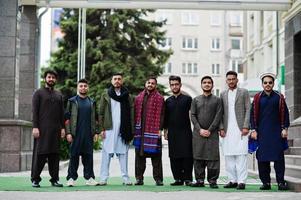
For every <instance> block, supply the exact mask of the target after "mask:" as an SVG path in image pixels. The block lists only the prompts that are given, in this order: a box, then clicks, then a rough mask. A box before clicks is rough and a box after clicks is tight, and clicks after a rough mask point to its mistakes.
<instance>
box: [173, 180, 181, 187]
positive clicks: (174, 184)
mask: <svg viewBox="0 0 301 200" xmlns="http://www.w3.org/2000/svg"><path fill="white" fill-rule="evenodd" d="M183 184H184V182H183V181H181V180H176V181H175V182H173V183H171V184H170V185H171V186H177V185H183Z"/></svg>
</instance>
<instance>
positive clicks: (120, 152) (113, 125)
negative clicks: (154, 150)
mask: <svg viewBox="0 0 301 200" xmlns="http://www.w3.org/2000/svg"><path fill="white" fill-rule="evenodd" d="M111 83H112V85H111V86H110V88H109V89H108V90H105V92H104V93H103V94H102V95H101V98H100V113H99V116H100V117H99V121H100V128H101V137H102V139H103V143H102V160H101V169H100V183H99V184H100V185H107V180H108V178H109V167H110V161H111V158H112V157H113V156H114V155H116V156H117V157H118V159H119V164H120V170H121V176H122V179H123V184H124V185H132V183H131V181H130V178H129V175H128V150H129V143H130V142H131V140H132V139H133V132H132V128H133V127H132V119H133V115H132V114H133V112H132V111H133V110H132V101H131V97H130V95H129V92H128V90H127V89H126V88H125V87H124V86H123V76H122V74H121V73H116V74H114V75H113V76H112V80H111Z"/></svg>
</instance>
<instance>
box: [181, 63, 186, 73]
mask: <svg viewBox="0 0 301 200" xmlns="http://www.w3.org/2000/svg"><path fill="white" fill-rule="evenodd" d="M182 73H183V74H186V64H185V63H183V64H182Z"/></svg>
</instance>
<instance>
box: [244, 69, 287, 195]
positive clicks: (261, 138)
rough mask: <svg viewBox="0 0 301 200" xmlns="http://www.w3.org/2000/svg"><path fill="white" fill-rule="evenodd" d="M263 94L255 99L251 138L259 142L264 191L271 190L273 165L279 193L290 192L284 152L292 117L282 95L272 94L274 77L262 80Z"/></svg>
mask: <svg viewBox="0 0 301 200" xmlns="http://www.w3.org/2000/svg"><path fill="white" fill-rule="evenodd" d="M260 78H261V81H262V87H263V91H262V92H259V93H257V94H256V95H255V96H254V100H253V103H252V107H251V116H250V122H251V130H252V131H251V138H252V139H253V140H255V141H257V144H258V148H257V151H256V158H257V161H258V170H259V178H260V180H261V181H262V183H263V185H262V186H261V187H260V189H261V190H270V189H271V177H270V172H271V167H270V162H271V161H272V162H274V169H275V172H276V180H277V183H278V189H279V190H287V189H288V186H287V183H286V182H285V180H284V171H285V161H284V150H285V149H287V148H288V145H287V136H288V131H287V130H288V127H289V124H290V123H289V113H288V109H287V106H286V103H285V99H284V97H283V95H282V94H280V93H279V92H277V91H275V90H273V87H274V81H275V75H274V74H272V73H265V74H263V75H262V76H261V77H260Z"/></svg>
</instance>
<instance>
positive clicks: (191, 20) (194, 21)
mask: <svg viewBox="0 0 301 200" xmlns="http://www.w3.org/2000/svg"><path fill="white" fill-rule="evenodd" d="M223 19H224V16H223V15H222V13H220V12H215V13H210V25H211V26H221V24H222V23H223V21H222V20H223ZM156 21H158V22H161V21H166V24H172V23H173V13H171V12H167V11H166V12H160V11H159V12H157V13H156ZM229 23H230V26H241V24H242V13H241V12H231V13H230V17H229ZM181 24H182V25H199V24H200V14H199V13H198V12H182V13H181Z"/></svg>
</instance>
